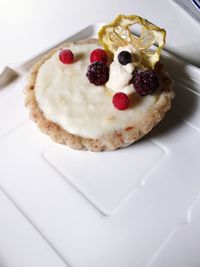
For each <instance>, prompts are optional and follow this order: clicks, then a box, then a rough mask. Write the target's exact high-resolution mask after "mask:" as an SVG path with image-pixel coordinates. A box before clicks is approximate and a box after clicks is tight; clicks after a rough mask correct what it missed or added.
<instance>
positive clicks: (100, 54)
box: [90, 48, 108, 65]
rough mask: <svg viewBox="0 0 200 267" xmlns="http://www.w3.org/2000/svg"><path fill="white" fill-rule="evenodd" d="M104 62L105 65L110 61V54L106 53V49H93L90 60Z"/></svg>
mask: <svg viewBox="0 0 200 267" xmlns="http://www.w3.org/2000/svg"><path fill="white" fill-rule="evenodd" d="M97 61H98V62H103V63H104V64H105V65H106V64H107V61H108V55H107V54H106V51H105V50H103V49H100V48H97V49H95V50H93V51H92V52H91V54H90V62H91V63H93V62H97Z"/></svg>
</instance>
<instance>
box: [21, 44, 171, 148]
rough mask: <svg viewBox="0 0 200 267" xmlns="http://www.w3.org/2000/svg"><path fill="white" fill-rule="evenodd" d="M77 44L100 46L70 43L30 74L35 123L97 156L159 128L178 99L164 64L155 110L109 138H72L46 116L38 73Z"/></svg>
mask: <svg viewBox="0 0 200 267" xmlns="http://www.w3.org/2000/svg"><path fill="white" fill-rule="evenodd" d="M71 43H73V44H74V45H76V44H78V45H79V44H81V43H88V44H98V40H97V39H85V40H81V41H75V42H70V43H69V42H66V43H63V44H62V45H61V46H59V47H57V48H54V49H52V50H51V51H50V52H48V53H47V54H45V55H44V56H42V57H41V59H40V60H39V61H38V62H37V63H35V64H34V65H33V67H32V68H31V70H30V72H29V77H28V82H27V85H26V87H25V90H24V93H25V106H26V107H27V108H28V109H29V110H30V118H31V119H32V120H33V121H35V122H36V123H37V125H38V127H39V128H40V130H41V131H42V132H43V133H45V134H47V135H49V136H50V137H51V138H52V139H53V140H54V141H55V142H57V143H60V144H65V145H68V146H69V147H71V148H74V149H85V150H90V151H94V152H99V151H103V150H110V151H112V150H115V149H118V148H122V147H126V146H128V145H130V144H132V143H134V142H136V141H137V140H139V139H140V138H142V137H143V136H144V135H146V134H147V133H148V132H150V131H151V130H152V128H153V127H154V126H155V125H156V124H158V123H159V122H160V121H161V120H162V119H163V117H164V116H165V114H166V112H167V111H168V110H169V109H170V108H171V102H172V99H173V98H174V96H175V92H174V90H173V81H172V80H171V79H170V77H169V74H168V73H167V72H166V70H164V67H163V65H162V64H161V63H157V65H156V67H155V71H156V73H157V74H158V76H159V79H161V80H162V88H161V91H162V92H161V94H160V96H159V99H158V101H157V102H156V103H155V105H153V107H152V108H150V109H148V111H147V112H144V113H142V114H141V116H139V117H138V118H137V119H136V120H134V121H133V122H130V124H129V125H127V127H126V128H123V129H121V130H117V131H113V132H110V133H108V134H105V135H102V136H100V137H99V138H97V139H92V138H85V137H81V136H78V135H75V134H71V133H69V132H68V131H66V130H65V129H63V128H62V127H61V126H60V125H58V124H57V123H54V122H52V121H50V120H48V119H47V118H46V117H45V115H44V114H43V112H42V110H41V109H40V108H39V105H38V103H37V101H36V98H35V93H34V87H35V82H36V79H37V73H38V70H39V68H40V67H41V65H42V64H43V63H44V62H45V61H46V60H48V59H49V58H50V57H51V56H52V55H53V54H54V53H55V52H56V51H57V50H59V49H61V48H62V47H67V45H68V44H71Z"/></svg>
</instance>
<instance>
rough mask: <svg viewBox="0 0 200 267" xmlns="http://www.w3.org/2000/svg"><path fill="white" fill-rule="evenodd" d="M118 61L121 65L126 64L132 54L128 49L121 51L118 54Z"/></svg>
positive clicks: (129, 61)
mask: <svg viewBox="0 0 200 267" xmlns="http://www.w3.org/2000/svg"><path fill="white" fill-rule="evenodd" d="M118 61H119V63H121V64H122V65H127V64H128V63H131V61H132V56H131V54H130V53H129V52H128V51H122V52H120V53H119V55H118Z"/></svg>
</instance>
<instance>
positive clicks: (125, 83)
mask: <svg viewBox="0 0 200 267" xmlns="http://www.w3.org/2000/svg"><path fill="white" fill-rule="evenodd" d="M135 24H139V25H140V26H141V27H142V31H141V35H140V36H136V35H135V34H133V33H132V32H131V30H130V26H131V25H135ZM164 43H165V31H164V30H163V29H160V28H158V27H157V26H155V25H153V24H152V23H150V22H148V21H147V20H144V19H142V18H140V17H138V16H123V15H119V16H118V17H117V18H116V19H115V21H114V22H112V23H110V24H108V25H105V26H103V27H102V29H101V30H100V31H99V39H87V40H81V41H76V42H71V43H65V44H63V45H62V46H61V47H58V48H56V49H54V50H52V51H51V52H49V53H48V54H47V55H45V56H44V57H42V58H41V59H40V61H39V62H37V63H36V64H35V65H34V66H33V67H32V69H31V71H30V74H29V79H28V84H27V86H26V88H25V105H26V106H27V107H28V108H29V109H30V115H31V118H32V119H33V120H34V121H35V122H36V123H37V125H38V126H39V128H40V129H41V130H42V131H43V132H44V133H46V134H47V135H49V136H50V137H51V138H52V139H53V140H54V141H56V142H58V143H61V144H66V145H68V146H70V147H72V148H75V149H87V150H91V151H102V150H115V149H117V148H121V147H125V146H128V145H130V144H132V143H133V142H135V141H137V140H138V139H140V138H141V137H143V136H144V135H145V134H147V133H148V132H149V131H150V130H151V129H152V128H153V127H154V126H155V125H156V124H157V123H158V122H160V121H161V120H162V118H163V117H164V115H165V113H166V112H167V111H168V110H169V109H170V107H171V102H172V99H173V97H174V91H173V82H172V80H171V79H170V77H169V75H168V73H167V71H166V70H165V69H164V67H163V65H162V64H161V63H160V62H159V57H160V52H161V49H162V48H163V46H164Z"/></svg>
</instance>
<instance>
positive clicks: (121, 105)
mask: <svg viewBox="0 0 200 267" xmlns="http://www.w3.org/2000/svg"><path fill="white" fill-rule="evenodd" d="M112 102H113V105H114V107H115V108H116V109H119V110H124V109H127V108H128V106H129V98H128V96H127V95H126V94H124V93H122V92H119V93H116V94H115V95H114V96H113V98H112Z"/></svg>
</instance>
